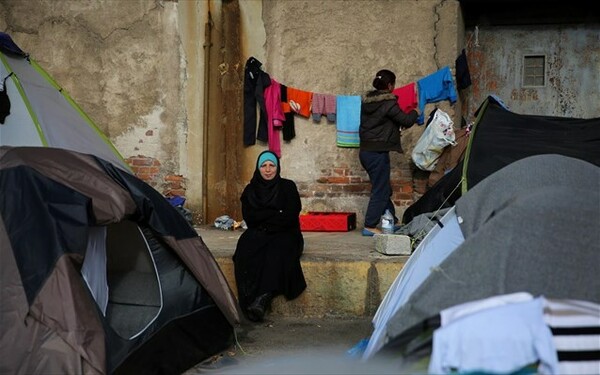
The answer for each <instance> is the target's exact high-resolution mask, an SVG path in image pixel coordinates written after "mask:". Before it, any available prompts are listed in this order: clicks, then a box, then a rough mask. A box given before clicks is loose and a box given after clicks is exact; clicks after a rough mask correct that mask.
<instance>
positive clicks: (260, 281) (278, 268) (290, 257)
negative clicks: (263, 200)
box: [233, 174, 306, 311]
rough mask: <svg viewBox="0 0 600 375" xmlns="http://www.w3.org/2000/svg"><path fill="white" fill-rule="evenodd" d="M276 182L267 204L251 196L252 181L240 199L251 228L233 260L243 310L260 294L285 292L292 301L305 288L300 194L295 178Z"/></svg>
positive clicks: (239, 245)
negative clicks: (259, 202) (273, 192)
mask: <svg viewBox="0 0 600 375" xmlns="http://www.w3.org/2000/svg"><path fill="white" fill-rule="evenodd" d="M255 175H256V174H255ZM255 178H256V177H255ZM277 183H278V192H277V194H276V196H275V197H274V198H273V199H272V200H271V202H270V203H269V204H268V207H265V206H260V205H259V204H257V202H255V201H254V200H253V199H252V183H250V184H248V186H246V188H245V189H244V192H243V193H242V196H241V198H240V199H241V201H242V215H243V217H244V220H245V221H246V225H247V226H248V229H246V230H245V231H244V233H242V235H241V236H240V238H239V240H238V243H237V247H236V250H235V253H234V255H233V263H234V268H235V279H236V284H237V289H238V299H239V303H240V307H241V308H242V310H243V311H246V308H247V307H248V305H250V304H251V303H252V302H253V301H254V299H255V298H256V297H257V296H259V295H261V294H264V293H272V294H273V295H281V294H283V295H284V296H285V297H286V298H287V299H288V300H291V299H294V298H296V297H298V296H299V295H300V294H301V293H302V292H303V291H304V289H305V288H306V281H305V280H304V274H303V272H302V267H301V265H300V257H301V255H302V251H303V250H304V238H303V237H302V232H301V231H300V220H299V218H298V216H299V214H300V211H301V209H302V203H301V201H300V194H299V193H298V189H297V187H296V184H295V183H294V181H292V180H288V179H284V178H278V182H277Z"/></svg>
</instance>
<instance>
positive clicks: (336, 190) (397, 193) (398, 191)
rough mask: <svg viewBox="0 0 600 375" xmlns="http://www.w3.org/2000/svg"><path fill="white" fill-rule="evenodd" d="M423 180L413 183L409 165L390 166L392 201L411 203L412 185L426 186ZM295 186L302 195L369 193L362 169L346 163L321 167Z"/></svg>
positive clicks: (323, 196) (345, 195)
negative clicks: (305, 181) (312, 180)
mask: <svg viewBox="0 0 600 375" xmlns="http://www.w3.org/2000/svg"><path fill="white" fill-rule="evenodd" d="M426 183H427V178H425V179H424V180H423V181H420V180H419V181H417V182H416V183H415V181H414V179H413V171H412V170H411V168H410V167H409V166H406V167H404V168H392V173H391V184H392V188H393V191H394V193H393V195H392V201H393V202H394V204H395V205H397V206H409V205H411V204H412V203H413V195H414V190H415V187H417V188H421V187H423V188H425V186H426ZM298 189H299V190H300V196H301V197H303V198H327V197H331V198H334V197H349V196H369V195H370V193H371V182H370V181H369V177H368V176H367V174H366V172H365V171H364V170H363V169H362V168H361V169H358V170H353V169H351V168H350V167H349V166H348V165H336V166H333V167H332V168H329V169H321V170H320V175H319V176H318V177H316V178H315V181H314V183H310V182H309V183H299V184H298Z"/></svg>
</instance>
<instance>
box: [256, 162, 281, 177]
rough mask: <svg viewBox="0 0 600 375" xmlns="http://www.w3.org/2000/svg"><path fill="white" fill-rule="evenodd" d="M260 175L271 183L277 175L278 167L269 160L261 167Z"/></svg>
mask: <svg viewBox="0 0 600 375" xmlns="http://www.w3.org/2000/svg"><path fill="white" fill-rule="evenodd" d="M259 170H260V175H261V176H262V178H264V179H265V180H267V181H269V180H272V179H274V178H275V176H276V175H277V167H276V166H275V164H273V162H272V161H270V160H267V161H265V162H264V163H262V164H261V165H260V168H259Z"/></svg>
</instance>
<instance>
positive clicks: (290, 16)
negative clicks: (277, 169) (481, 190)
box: [263, 0, 462, 226]
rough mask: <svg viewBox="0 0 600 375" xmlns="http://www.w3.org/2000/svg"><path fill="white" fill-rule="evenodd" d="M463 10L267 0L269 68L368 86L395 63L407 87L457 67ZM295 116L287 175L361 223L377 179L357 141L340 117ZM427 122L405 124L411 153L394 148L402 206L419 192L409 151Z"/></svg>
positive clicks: (444, 4) (302, 80) (335, 85)
mask: <svg viewBox="0 0 600 375" xmlns="http://www.w3.org/2000/svg"><path fill="white" fill-rule="evenodd" d="M317 4H318V6H317ZM459 13H460V12H459V9H458V3H457V2H455V1H436V0H426V1H361V0H356V1H352V0H348V1H341V0H332V1H326V2H314V1H310V0H308V1H301V0H298V1H285V0H282V1H268V2H265V4H264V12H263V17H264V24H265V28H266V31H267V54H266V61H265V71H267V72H268V73H269V74H270V75H271V76H272V77H273V78H275V79H276V80H277V81H279V82H280V83H283V84H286V85H288V86H291V87H295V88H298V89H302V90H306V91H311V92H316V93H326V94H335V95H361V94H363V93H364V92H365V91H367V90H370V89H372V87H371V82H372V79H373V77H374V74H375V73H376V72H377V70H379V69H383V68H387V69H390V70H392V71H394V72H395V73H396V76H397V79H396V85H397V87H400V86H402V85H405V84H408V83H411V82H415V81H416V80H418V79H420V78H422V77H424V76H427V75H429V74H431V73H434V72H435V71H437V70H438V69H439V68H441V67H443V66H446V65H449V66H450V67H451V68H452V69H453V68H454V60H455V59H456V56H457V46H458V35H459V32H458V30H459V29H462V26H461V25H459V24H457V22H459V21H460V17H459ZM440 104H441V106H442V108H444V110H446V111H448V112H449V113H450V114H451V115H453V108H449V106H447V105H446V103H440ZM431 108H433V106H428V110H431ZM295 125H296V126H295V129H296V138H295V139H293V140H292V141H290V142H289V143H285V144H284V145H283V147H282V165H283V170H282V174H284V175H285V176H288V177H292V178H293V179H294V180H296V182H297V183H298V185H299V187H300V190H301V194H302V197H303V203H304V208H305V209H307V210H311V211H354V212H357V214H358V217H357V220H358V223H359V226H360V225H362V221H363V217H364V216H363V213H364V211H365V209H366V205H367V201H368V197H369V191H370V185H369V182H368V176H367V175H366V172H365V171H364V170H363V168H362V167H361V165H360V163H359V160H358V149H345V148H339V147H337V146H336V127H335V124H328V123H327V122H326V121H325V119H322V120H321V122H320V123H317V124H315V123H313V121H312V120H311V119H304V118H302V117H300V116H296V121H295ZM422 130H423V129H422V127H418V126H414V127H413V128H411V129H409V130H408V131H406V132H405V134H404V135H403V146H404V150H405V153H404V154H403V155H399V154H397V153H392V165H393V168H392V183H393V185H394V190H395V192H396V193H395V195H394V202H395V204H396V205H397V206H398V208H399V209H402V208H403V206H407V205H409V204H411V203H412V202H413V199H414V198H415V196H414V194H415V191H414V186H413V176H412V175H413V171H412V169H413V167H412V166H411V163H410V152H411V150H412V146H413V145H414V143H415V142H416V140H417V139H418V137H419V136H420V134H421V132H422Z"/></svg>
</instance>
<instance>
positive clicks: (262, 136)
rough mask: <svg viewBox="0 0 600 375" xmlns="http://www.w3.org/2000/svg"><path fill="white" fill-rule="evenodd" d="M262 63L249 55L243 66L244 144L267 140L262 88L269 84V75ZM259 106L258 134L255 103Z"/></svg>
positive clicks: (249, 144)
mask: <svg viewBox="0 0 600 375" xmlns="http://www.w3.org/2000/svg"><path fill="white" fill-rule="evenodd" d="M261 66H262V63H261V62H260V61H258V60H257V59H255V58H254V57H250V58H249V59H248V60H247V61H246V66H245V67H244V146H251V145H253V144H255V143H256V140H257V139H258V140H259V141H263V142H267V141H268V129H267V109H266V107H265V101H264V90H265V88H266V87H268V86H269V85H270V84H271V77H270V76H269V75H268V74H267V73H265V72H264V71H263V70H262V69H261ZM257 103H258V106H259V108H260V119H259V122H258V134H257V132H256V126H257V123H256V104H257Z"/></svg>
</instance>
